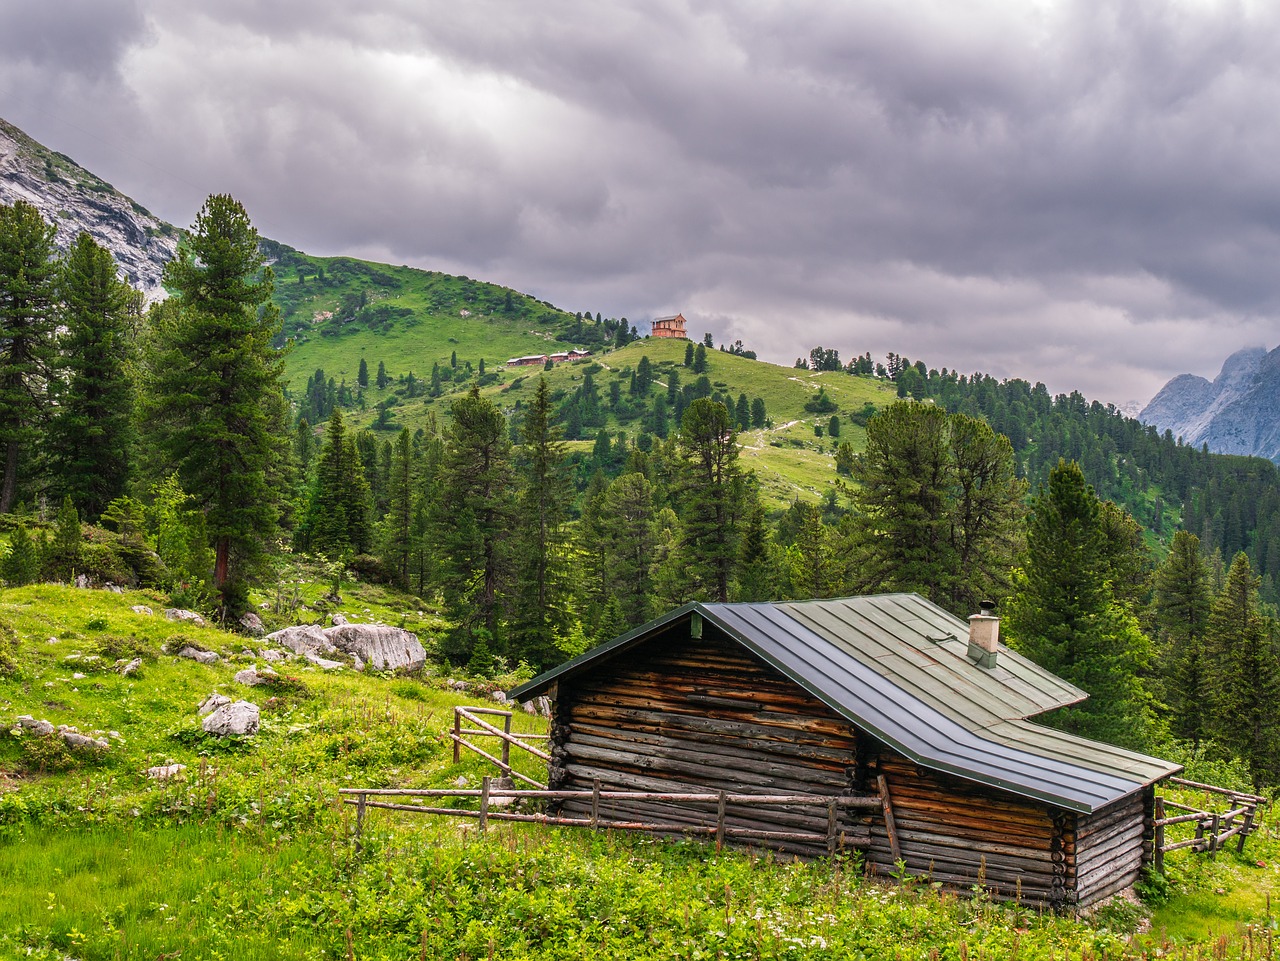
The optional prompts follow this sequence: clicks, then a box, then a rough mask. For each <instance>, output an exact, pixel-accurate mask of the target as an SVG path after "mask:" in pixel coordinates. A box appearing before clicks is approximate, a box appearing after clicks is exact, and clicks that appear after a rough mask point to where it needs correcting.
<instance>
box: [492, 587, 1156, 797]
mask: <svg viewBox="0 0 1280 961" xmlns="http://www.w3.org/2000/svg"><path fill="white" fill-rule="evenodd" d="M695 614H696V615H698V616H699V617H701V618H703V620H704V621H705V622H706V623H709V624H711V625H713V626H714V627H715V628H718V629H719V630H721V631H723V632H724V633H725V634H726V635H728V636H729V637H731V638H732V639H734V640H735V641H737V642H738V643H740V644H742V645H743V646H744V647H746V648H747V649H748V650H750V651H752V652H754V653H755V654H756V655H758V656H759V657H761V658H762V659H763V660H765V661H766V662H767V663H769V664H771V665H772V666H773V667H775V668H776V669H777V670H779V671H780V672H781V673H782V674H784V675H785V676H787V677H789V678H791V679H792V680H793V681H794V682H795V683H797V684H799V685H800V686H801V687H802V688H804V689H805V690H806V691H808V692H809V693H810V694H812V695H813V696H814V697H816V698H818V699H819V700H820V701H822V702H823V703H825V704H826V705H827V706H828V707H830V708H831V709H832V710H834V711H835V712H837V713H838V714H840V715H841V716H843V717H845V718H847V719H848V720H849V721H851V722H852V723H854V724H856V725H857V726H859V727H861V728H862V729H863V730H866V731H868V732H869V733H871V734H873V735H875V736H876V737H878V738H880V739H881V740H883V741H884V742H885V743H887V744H889V745H891V746H892V747H894V748H895V749H897V750H898V751H900V752H902V753H903V754H904V755H906V756H907V757H909V758H911V759H912V760H914V761H915V762H916V763H918V764H920V765H922V766H924V767H927V768H932V769H934V770H938V771H945V772H948V773H951V774H955V775H958V776H960V777H963V778H967V779H969V780H973V781H976V782H978V783H982V784H987V785H990V786H993V787H997V788H1000V789H1002V790H1007V791H1010V792H1012V793H1014V794H1019V795H1022V796H1025V797H1031V798H1036V799H1038V800H1043V801H1047V802H1050V803H1053V804H1057V805H1060V806H1062V807H1065V808H1068V809H1070V810H1075V811H1080V812H1083V813H1088V812H1092V811H1094V810H1097V809H1098V808H1099V807H1102V806H1105V805H1106V804H1109V803H1111V802H1113V801H1116V800H1118V799H1120V798H1122V797H1124V796H1126V795H1128V794H1131V793H1132V792H1133V791H1136V790H1138V789H1140V788H1142V787H1144V786H1145V785H1147V784H1150V783H1152V782H1154V781H1157V780H1159V779H1160V778H1162V777H1166V776H1168V775H1170V774H1173V773H1176V772H1177V771H1178V770H1180V767H1179V766H1178V765H1173V764H1169V763H1168V762H1166V761H1161V760H1158V759H1156V758H1151V757H1146V756H1145V755H1141V754H1135V753H1133V752H1131V751H1125V750H1122V749H1120V748H1116V747H1114V746H1112V745H1107V744H1100V743H1098V742H1096V741H1090V740H1087V739H1085V738H1080V737H1075V736H1073V735H1070V734H1065V733H1063V732H1060V731H1053V730H1050V729H1049V728H1045V727H1042V726H1040V725H1036V724H1033V723H1031V722H1030V721H1028V720H1027V718H1028V717H1031V716H1034V715H1036V714H1039V713H1042V712H1044V711H1047V710H1051V709H1053V708H1056V707H1061V706H1064V705H1067V704H1073V703H1076V702H1078V701H1080V700H1082V699H1083V698H1084V697H1085V696H1086V695H1085V693H1084V692H1083V691H1081V690H1079V689H1078V688H1076V687H1073V686H1072V685H1070V684H1067V683H1066V682H1065V681H1063V680H1062V679H1061V678H1058V677H1056V676H1055V675H1053V674H1051V673H1049V672H1048V671H1045V670H1043V669H1042V668H1040V667H1038V666H1036V665H1035V664H1033V663H1032V662H1031V661H1029V660H1027V659H1026V658H1024V657H1021V656H1020V655H1018V654H1016V653H1015V652H1013V651H1011V650H1009V649H1008V648H1007V647H1004V646H1003V645H1001V646H1000V647H999V651H998V655H997V659H996V665H995V667H994V668H990V669H988V668H983V667H979V666H977V665H975V664H974V663H973V662H971V661H970V660H969V658H968V657H967V651H968V625H967V624H965V623H964V622H963V621H961V620H959V619H958V618H955V617H953V616H952V615H950V614H948V613H947V612H946V611H944V610H942V609H941V608H939V607H937V606H936V605H934V604H932V603H930V602H929V601H926V600H925V599H924V598H922V597H920V596H918V595H916V594H884V595H876V596H871V597H852V598H842V599H836V600H821V601H802V602H795V603H758V604H698V603H695V604H687V605H685V606H684V607H681V608H679V609H677V610H675V611H672V612H671V613H669V614H667V615H665V616H664V617H661V618H658V619H657V620H655V621H652V622H650V623H649V624H646V625H644V626H642V627H639V628H637V629H636V630H634V631H631V632H629V633H627V634H624V635H622V636H621V637H619V638H617V639H615V640H613V641H610V642H608V643H607V644H602V645H600V646H599V647H597V648H595V649H593V650H591V651H588V652H586V653H585V654H582V655H580V656H579V657H576V658H574V659H573V660H571V661H569V662H567V663H565V664H562V665H560V666H559V667H557V668H555V669H553V670H551V671H548V672H546V673H545V674H542V675H541V676H539V677H536V678H534V679H533V680H532V681H530V682H529V683H528V684H524V685H522V686H520V687H519V688H516V689H515V690H513V691H512V692H511V697H512V698H514V699H517V700H523V699H526V698H529V697H532V696H535V695H537V694H540V693H542V692H543V691H545V690H547V689H548V688H549V687H550V686H551V684H553V683H555V682H558V681H561V680H567V679H569V678H572V677H573V676H574V675H576V674H579V673H581V672H584V671H587V670H589V669H591V668H592V667H594V666H596V665H598V664H600V663H603V662H604V661H606V660H609V659H611V658H613V657H618V656H623V655H624V654H625V652H626V651H627V650H629V649H630V648H632V647H634V646H636V645H638V644H643V643H644V642H645V641H646V640H647V639H650V638H653V637H655V636H657V635H659V634H663V633H665V632H666V631H667V630H669V629H670V628H672V627H674V626H676V625H678V624H679V623H680V622H682V621H689V620H691V619H692V618H693V616H694V615H695Z"/></svg>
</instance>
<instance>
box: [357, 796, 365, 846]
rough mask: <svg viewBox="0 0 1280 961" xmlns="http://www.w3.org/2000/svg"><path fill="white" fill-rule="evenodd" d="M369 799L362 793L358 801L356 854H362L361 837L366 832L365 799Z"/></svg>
mask: <svg viewBox="0 0 1280 961" xmlns="http://www.w3.org/2000/svg"><path fill="white" fill-rule="evenodd" d="M366 797H367V795H366V794H364V792H361V793H360V796H359V798H358V800H357V801H356V853H357V854H359V853H360V848H361V845H360V835H361V833H363V831H364V799H365V798H366Z"/></svg>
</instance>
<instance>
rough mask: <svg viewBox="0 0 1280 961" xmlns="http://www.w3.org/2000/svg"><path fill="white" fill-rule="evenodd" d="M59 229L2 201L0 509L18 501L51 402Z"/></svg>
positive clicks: (23, 206) (32, 211) (25, 206)
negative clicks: (0, 458)
mask: <svg viewBox="0 0 1280 961" xmlns="http://www.w3.org/2000/svg"><path fill="white" fill-rule="evenodd" d="M56 233H57V231H56V229H55V228H54V227H53V225H52V224H48V223H45V220H44V218H43V217H41V216H40V211H39V210H37V209H36V208H35V207H34V206H32V205H31V204H29V203H27V202H26V201H24V200H19V201H17V202H16V203H15V204H13V206H5V205H3V204H0V444H3V445H4V454H5V459H4V465H3V466H4V481H3V484H0V513H3V514H7V513H9V512H10V511H11V510H12V509H13V505H14V502H15V501H16V500H17V494H18V481H19V474H20V473H21V472H22V471H23V469H24V468H25V464H24V462H23V461H24V455H25V452H26V449H27V448H28V446H29V445H30V444H31V442H32V441H33V440H34V439H35V436H36V429H37V421H38V419H39V417H40V416H41V414H42V411H43V408H44V407H45V405H46V400H47V398H46V391H47V387H48V383H49V379H50V373H51V368H52V365H53V358H54V344H53V341H54V331H55V330H56V327H57V319H56V317H55V314H54V282H55V278H56V265H55V261H54V257H53V239H54V236H55V235H56Z"/></svg>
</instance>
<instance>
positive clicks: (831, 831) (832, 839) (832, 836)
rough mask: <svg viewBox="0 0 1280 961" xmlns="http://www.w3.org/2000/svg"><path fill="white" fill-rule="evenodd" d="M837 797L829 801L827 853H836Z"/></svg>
mask: <svg viewBox="0 0 1280 961" xmlns="http://www.w3.org/2000/svg"><path fill="white" fill-rule="evenodd" d="M836 823H837V818H836V799H835V798H832V799H831V800H830V801H828V802H827V854H828V855H833V854H835V853H836Z"/></svg>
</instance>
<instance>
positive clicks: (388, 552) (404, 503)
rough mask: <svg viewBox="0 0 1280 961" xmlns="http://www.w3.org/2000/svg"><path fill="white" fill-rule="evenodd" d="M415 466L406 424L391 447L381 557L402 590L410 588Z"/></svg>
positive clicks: (411, 442)
mask: <svg viewBox="0 0 1280 961" xmlns="http://www.w3.org/2000/svg"><path fill="white" fill-rule="evenodd" d="M414 467H415V464H414V456H413V441H412V438H411V436H410V434H409V429H408V428H407V427H406V428H404V429H403V430H401V431H400V434H399V436H397V437H396V442H395V445H394V447H392V448H391V462H390V464H389V469H388V472H387V513H386V516H385V517H384V518H383V521H382V557H383V560H384V562H385V563H386V565H387V567H388V569H390V570H391V571H393V572H394V573H395V576H396V582H397V583H398V584H399V586H400V588H401V589H402V590H408V588H409V558H410V557H411V556H412V554H413V536H414V531H413V522H414V510H413V509H414V486H415V485H414V473H415V472H414Z"/></svg>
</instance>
